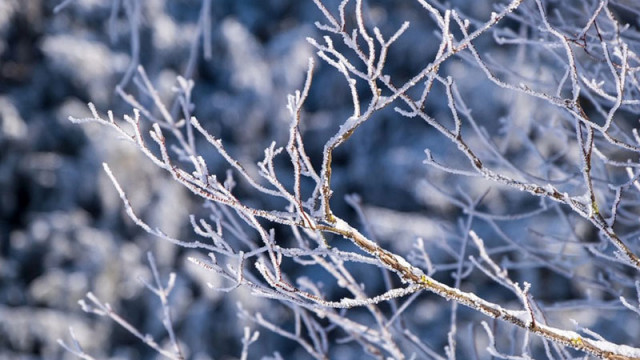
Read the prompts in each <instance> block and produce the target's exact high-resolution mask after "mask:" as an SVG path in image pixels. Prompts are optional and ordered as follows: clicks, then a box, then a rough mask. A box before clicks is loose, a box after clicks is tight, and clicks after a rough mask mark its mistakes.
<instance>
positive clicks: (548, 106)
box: [45, 0, 640, 359]
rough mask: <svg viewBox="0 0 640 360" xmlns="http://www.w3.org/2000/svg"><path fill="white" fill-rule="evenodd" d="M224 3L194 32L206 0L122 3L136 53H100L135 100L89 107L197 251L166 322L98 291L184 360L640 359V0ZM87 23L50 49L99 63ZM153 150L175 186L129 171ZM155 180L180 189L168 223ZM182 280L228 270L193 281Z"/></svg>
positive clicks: (94, 305)
mask: <svg viewBox="0 0 640 360" xmlns="http://www.w3.org/2000/svg"><path fill="white" fill-rule="evenodd" d="M192 3H194V2H192ZM215 3H216V2H215V1H209V0H203V1H202V2H201V3H200V6H199V7H198V6H196V4H190V5H191V6H192V7H193V9H191V10H190V11H192V12H195V11H198V12H199V13H198V15H197V23H189V22H186V23H185V24H181V25H180V26H177V25H175V22H179V20H175V19H173V20H172V19H171V18H170V16H169V15H168V14H167V13H164V10H167V11H168V10H170V9H171V7H172V6H186V5H185V4H177V3H173V2H167V3H166V4H164V6H165V8H166V9H162V7H161V6H160V5H158V4H157V3H155V2H149V3H147V2H144V1H138V0H123V1H122V2H120V1H114V2H113V5H112V8H111V9H110V11H111V20H110V21H109V22H108V23H106V24H107V25H109V26H108V28H109V30H108V31H107V33H108V34H110V36H111V37H112V38H118V37H125V35H126V36H128V38H129V41H128V44H129V46H130V51H129V56H128V58H127V61H128V63H127V64H123V62H122V58H119V59H120V60H119V62H118V63H115V64H104V63H101V66H102V67H104V68H105V69H108V70H109V71H115V72H118V71H119V73H120V75H121V78H120V79H119V83H118V84H117V85H115V89H116V92H117V94H118V95H119V97H120V98H121V100H122V101H123V102H124V103H126V104H128V105H129V107H130V109H132V110H131V111H126V112H122V113H121V114H122V115H120V114H117V113H113V112H111V111H107V109H105V108H103V107H102V106H100V105H99V106H95V105H93V104H89V114H88V115H87V116H79V115H78V114H74V115H73V116H72V117H71V118H70V119H71V121H73V122H74V123H86V122H90V123H99V124H101V125H103V126H104V127H106V128H110V129H112V130H114V131H112V132H111V134H109V135H107V134H106V133H105V134H104V135H100V139H104V138H105V137H107V136H109V139H108V140H104V142H106V143H107V145H104V144H103V145H101V146H102V147H105V148H108V147H109V145H108V144H111V143H113V142H114V141H115V139H116V137H114V136H112V133H115V134H116V135H117V137H118V138H121V139H124V140H126V141H127V142H128V143H130V146H131V147H132V148H137V150H139V152H140V153H141V154H142V155H143V156H144V157H145V158H146V159H145V160H144V161H146V164H145V165H137V164H138V162H139V161H141V160H140V159H137V160H135V161H136V163H135V164H134V165H131V164H129V165H127V166H124V167H122V168H123V169H124V170H123V171H118V169H114V170H113V171H112V169H111V166H110V165H109V164H107V163H105V164H104V170H105V173H106V176H107V177H108V179H109V180H110V181H111V183H112V184H113V186H114V188H115V189H116V191H117V195H119V197H120V199H121V201H122V204H123V208H124V211H125V212H126V214H127V216H128V217H129V218H130V219H131V220H132V221H133V222H134V223H135V224H136V225H137V226H138V227H139V228H140V229H142V230H144V232H146V233H147V234H149V235H152V237H153V238H155V239H157V241H161V242H165V243H170V244H172V248H173V250H164V251H165V252H166V251H169V252H170V255H167V256H169V257H170V258H174V259H177V260H176V261H175V262H173V264H171V261H163V264H164V265H163V266H162V267H161V268H160V269H157V265H156V261H155V260H154V256H153V255H151V253H150V254H149V255H148V259H149V264H150V269H151V271H150V273H149V271H148V270H145V269H142V268H141V269H139V272H140V274H142V275H143V276H141V278H143V279H144V278H148V279H151V280H144V283H145V285H146V288H147V290H146V291H148V292H149V293H150V294H153V295H155V296H157V297H158V298H159V299H160V302H159V303H158V304H156V305H157V306H159V307H160V308H161V309H162V311H161V312H160V313H159V314H160V315H158V317H157V319H156V324H155V325H153V326H152V325H148V327H147V328H146V329H139V328H136V326H135V325H134V324H133V322H132V321H131V320H130V319H128V318H127V316H126V315H124V314H121V312H120V311H119V310H117V309H114V308H112V307H111V306H110V305H109V304H108V303H107V302H106V301H105V300H104V299H103V298H102V297H101V296H100V295H99V294H98V293H97V292H96V294H97V295H94V293H93V292H90V293H89V294H88V295H87V296H86V298H85V299H84V300H82V301H81V304H82V306H83V309H84V310H85V311H87V312H90V313H95V314H98V315H103V316H107V317H110V318H111V319H112V320H114V321H115V322H116V323H117V324H118V325H120V326H122V327H123V328H124V329H125V330H126V331H127V332H129V333H131V334H132V335H130V336H132V337H134V336H135V337H138V338H139V341H141V342H143V343H144V344H146V345H148V346H150V347H151V348H152V349H153V350H155V351H157V353H159V354H161V355H163V356H165V357H168V358H175V359H180V358H191V357H194V358H195V357H197V358H206V357H207V356H217V357H224V356H237V355H239V356H240V357H241V358H243V359H245V358H256V357H272V358H281V357H287V358H318V359H329V358H360V357H362V356H364V354H366V356H369V357H373V358H381V359H382V358H385V359H386V358H393V359H411V358H419V359H422V358H429V359H431V358H433V359H454V358H458V359H473V358H479V359H483V358H489V357H495V358H504V359H520V358H522V359H530V358H536V359H542V358H549V359H568V358H574V357H584V356H587V357H589V356H591V357H594V358H605V359H639V358H640V348H638V347H639V346H640V343H639V342H638V334H639V333H640V308H639V306H638V302H639V300H640V272H639V271H640V226H639V225H640V179H639V177H640V160H639V157H638V155H639V153H640V135H639V134H638V131H637V127H638V114H639V113H640V83H639V82H638V81H639V79H638V77H637V76H636V75H638V74H639V73H640V58H639V57H638V52H639V51H640V20H639V19H640V7H638V5H637V4H635V3H634V2H632V1H623V0H609V1H606V0H603V1H595V0H588V1H559V0H514V1H511V2H505V1H502V2H498V3H494V2H492V1H468V2H464V1H460V2H457V1H453V2H452V3H448V2H440V1H435V0H433V1H427V0H415V1H402V2H393V1H389V2H384V1H371V2H366V1H362V0H353V1H348V0H345V1H342V2H341V3H336V2H335V1H322V0H314V1H313V2H308V3H307V2H300V3H298V2H290V3H288V2H284V1H272V2H265V3H264V4H261V5H258V4H248V3H249V2H247V3H245V2H238V3H235V2H223V4H224V6H223V5H220V6H218V7H216V5H215ZM65 6H66V8H65ZM75 6H77V5H74V4H73V3H68V2H65V3H63V5H62V6H61V7H60V8H59V9H58V10H60V12H61V13H64V12H65V11H72V9H74V7H75ZM212 7H215V10H212ZM287 7H289V9H287ZM232 9H235V10H236V11H237V13H236V14H235V15H229V14H228V12H225V11H231V10H232ZM221 12H222V13H224V16H222V15H220V14H221ZM212 13H216V14H218V15H217V16H218V18H219V19H218V20H216V21H214V20H213V19H212ZM266 14H272V16H275V15H273V14H280V16H282V18H281V19H282V20H277V21H276V20H271V21H272V22H271V23H270V22H268V21H266V20H265V19H264V18H265V17H268V16H269V15H266ZM292 14H293V15H292ZM287 16H293V19H290V18H288V17H287ZM188 18H191V19H193V18H194V16H191V17H188ZM299 21H300V22H301V23H298V22H299ZM305 23H306V24H305ZM311 23H315V28H314V27H312V26H310V25H309V24H311ZM118 24H120V25H122V26H121V27H118ZM247 24H249V25H247ZM251 24H254V25H255V28H251ZM261 24H271V28H270V27H269V26H267V25H264V26H262V25H261ZM118 29H120V30H118ZM122 29H126V31H125V30H122ZM212 29H215V31H213V30H212ZM274 29H275V30H274ZM67 40H68V38H67V37H59V38H58V39H57V40H56V41H53V40H52V41H50V42H47V43H46V44H45V51H50V52H52V53H56V54H61V55H60V57H61V58H63V59H62V62H61V64H63V65H59V66H63V67H64V66H67V65H65V64H69V63H71V64H76V63H77V64H85V63H84V62H83V61H81V59H82V58H77V57H74V56H69V55H68V53H66V52H65V51H64V50H65V49H66V48H67V46H66V45H64V44H65V43H64V42H65V41H67ZM175 43H178V44H180V45H179V46H177V48H176V47H175V45H173V44H175ZM61 47H62V49H61ZM97 49H99V50H100V51H96V50H92V51H91V54H92V57H90V59H93V57H96V59H95V60H92V62H100V61H101V59H103V58H104V57H105V56H106V55H103V53H108V51H109V50H107V49H103V48H101V47H98V48H97ZM151 49H152V50H151ZM146 51H153V52H152V55H153V56H151V53H149V54H148V53H146ZM63 55H64V56H63ZM155 56H157V57H159V58H158V59H155V58H154V57H155ZM161 57H163V58H162V59H161ZM65 58H71V59H70V60H65ZM114 59H116V58H114ZM56 66H58V65H56ZM176 69H177V70H176ZM69 70H70V69H68V68H66V70H65V71H66V72H69ZM92 71H93V72H99V73H102V72H103V70H101V69H100V68H94V69H93V70H92ZM105 71H106V70H105ZM93 72H84V73H83V74H84V75H82V76H80V78H79V79H80V80H79V81H80V83H81V84H87V85H92V86H89V90H90V91H91V92H92V93H95V94H94V95H92V96H95V97H97V98H99V99H103V98H104V96H105V94H104V91H103V90H104V88H101V87H99V86H96V83H94V82H93V81H92V79H93V78H94V77H98V75H97V74H94V73H93ZM106 82H108V81H107V80H101V82H100V84H103V83H106ZM101 89H102V90H101ZM287 93H289V95H286V94H287ZM120 108H123V107H122V106H120ZM83 126H89V125H83ZM91 131H95V130H91ZM101 134H102V132H101ZM119 146H120V145H119ZM105 151H108V150H105ZM148 164H153V165H155V166H156V167H157V168H159V169H161V170H162V171H163V172H164V174H166V175H167V177H165V178H162V175H159V174H157V175H155V176H157V177H160V178H162V179H165V180H166V179H171V181H164V182H163V184H164V185H163V186H161V187H158V188H157V189H156V192H152V191H149V190H148V189H139V188H137V187H132V186H127V185H128V183H129V182H130V181H129V180H126V179H130V178H132V177H135V176H136V172H137V171H139V170H138V166H145V167H147V166H148ZM122 179H125V181H123V180H122ZM169 182H173V183H174V184H179V185H180V187H181V188H182V190H180V189H179V188H177V187H175V186H174V187H171V186H169V185H166V183H169ZM170 189H173V190H170ZM176 189H177V190H176ZM184 190H187V194H185V192H184ZM140 191H142V192H143V193H144V194H145V195H144V196H140V195H136V193H138V192H140ZM154 193H155V194H158V195H154ZM171 194H174V195H171ZM153 196H160V197H163V198H166V197H169V199H173V200H171V201H168V202H166V201H165V205H164V206H166V207H167V208H166V211H164V212H160V213H159V214H160V215H162V216H159V217H158V216H156V218H153V216H148V215H146V214H145V212H141V211H140V205H139V204H138V201H136V198H141V197H142V198H144V199H143V200H140V201H143V202H145V203H148V202H149V200H148V198H149V197H153ZM187 199H189V200H187ZM192 204H195V206H194V205H192ZM149 207H153V205H152V204H151V205H149ZM181 213H184V220H185V221H188V224H189V226H188V228H185V227H184V225H181V224H184V223H183V222H181V221H182V220H183V219H181V218H180V217H179V216H178V214H181ZM155 214H156V215H157V214H158V213H155ZM181 216H182V215H181ZM165 226H166V228H165ZM167 228H169V230H168V229H167ZM85 246H86V245H85ZM176 249H177V250H176ZM178 251H179V252H181V254H182V255H180V254H178V253H177V252H178ZM170 266H176V267H177V268H178V269H179V271H178V273H177V274H176V273H172V274H171V275H170V276H169V277H168V279H167V277H166V276H164V275H163V274H164V270H170V269H171V268H170ZM133 269H135V268H133V267H132V270H133ZM145 274H146V275H147V276H144V275H145ZM132 276H133V274H132ZM182 276H191V277H195V278H199V279H200V282H199V283H200V284H202V283H206V284H208V285H209V286H208V287H203V288H198V292H203V293H202V294H199V295H196V294H191V295H189V296H187V295H184V293H185V292H188V289H187V288H186V287H185V286H184V285H182V287H180V288H179V289H178V290H180V291H181V292H182V293H183V295H180V294H178V296H176V297H175V298H174V297H173V296H172V294H171V290H172V288H174V285H175V284H176V283H177V282H180V281H181V280H179V278H180V277H182ZM176 279H178V280H176ZM96 289H97V290H100V289H99V286H98V285H96ZM195 298H198V300H195ZM202 299H204V300H202ZM216 304H217V305H216ZM212 306H221V307H225V313H226V314H227V315H226V317H222V318H220V319H215V318H206V314H207V311H206V310H205V309H206V308H207V307H212ZM121 307H124V305H122V306H121ZM147 311H150V310H147ZM229 314H231V316H229ZM236 316H237V317H236ZM102 321H106V320H102ZM158 321H159V322H158ZM208 322H211V323H212V324H208ZM159 324H162V327H163V328H164V330H161V329H160V328H161V326H160V325H159ZM207 329H214V330H207ZM203 334H206V336H209V337H210V338H211V339H216V338H217V339H225V338H231V340H229V341H230V342H231V345H227V346H228V348H227V349H223V350H221V349H220V348H218V349H217V350H215V351H214V352H215V354H213V353H209V354H207V349H208V347H207V346H208V345H207V344H204V342H206V341H205V340H204V339H199V338H198V337H199V336H202V335H203ZM258 334H260V336H258ZM267 334H268V335H267ZM72 335H73V334H72ZM278 337H281V338H282V339H284V340H285V341H283V342H277V341H280V340H274V341H276V342H270V340H268V339H276V338H278ZM63 344H64V346H65V347H66V348H67V349H68V351H70V352H71V353H74V354H76V355H78V356H80V357H84V358H91V352H90V351H88V350H87V351H85V350H84V349H83V344H82V341H81V340H79V341H76V338H75V337H74V336H71V337H69V338H67V339H66V340H64V342H63ZM218 346H223V345H218Z"/></svg>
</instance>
